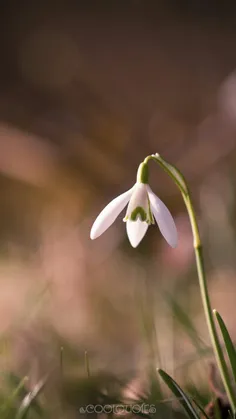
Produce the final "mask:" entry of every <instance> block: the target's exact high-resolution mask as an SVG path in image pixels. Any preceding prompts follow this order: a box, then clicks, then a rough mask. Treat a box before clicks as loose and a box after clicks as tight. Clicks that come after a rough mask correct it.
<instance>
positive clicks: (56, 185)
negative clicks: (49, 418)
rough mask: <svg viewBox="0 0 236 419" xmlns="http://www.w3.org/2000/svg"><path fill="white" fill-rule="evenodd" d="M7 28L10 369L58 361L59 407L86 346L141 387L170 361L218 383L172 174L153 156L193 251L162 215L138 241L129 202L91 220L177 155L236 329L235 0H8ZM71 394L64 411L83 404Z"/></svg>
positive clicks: (5, 305) (4, 237)
mask: <svg viewBox="0 0 236 419" xmlns="http://www.w3.org/2000/svg"><path fill="white" fill-rule="evenodd" d="M0 34H1V35H0V51H1V65H0V261H1V263H0V332H1V336H2V338H1V342H2V343H1V354H2V357H1V364H2V368H3V370H11V371H14V373H16V374H18V375H20V376H22V375H25V374H27V375H29V376H30V380H32V381H37V380H38V379H39V378H40V377H42V376H43V374H45V372H47V371H49V370H50V371H51V370H53V374H54V375H55V382H53V383H54V384H53V386H52V387H53V389H54V391H52V392H51V393H50V394H52V396H50V397H51V399H50V401H52V404H54V408H55V406H57V407H56V408H55V409H58V410H56V411H57V414H58V416H57V417H60V416H59V413H58V412H59V410H60V409H59V407H60V408H61V403H62V397H61V396H60V397H59V396H58V394H59V392H58V391H59V390H58V380H57V379H56V378H58V377H57V374H59V372H58V371H61V368H62V365H61V364H62V363H63V371H64V374H65V375H66V377H67V378H66V379H67V380H68V382H70V385H71V382H73V383H74V382H76V380H77V379H83V378H84V377H85V376H86V368H85V365H84V352H85V351H88V354H89V364H90V370H91V374H92V375H93V376H97V375H99V377H102V376H106V377H107V376H115V377H116V380H117V379H118V380H121V379H122V380H124V379H125V380H126V383H127V382H128V381H130V382H132V383H133V384H134V387H135V388H138V389H141V390H143V389H145V388H146V387H145V386H146V385H147V384H145V383H146V381H145V380H146V378H147V377H146V372H145V371H146V368H147V366H148V365H149V364H150V362H153V360H154V363H155V365H157V366H159V365H162V366H163V367H165V368H166V370H167V371H168V372H169V373H171V374H172V375H173V376H174V377H175V378H176V379H177V378H178V379H179V381H180V382H186V381H187V382H188V383H192V384H193V383H194V385H195V384H196V385H197V386H198V387H200V388H207V387H208V382H207V380H208V378H207V368H206V366H207V362H208V361H207V360H206V358H205V357H202V358H201V357H200V358H201V359H200V364H201V365H200V366H199V356H197V355H196V353H197V352H196V350H197V349H199V347H201V345H203V346H204V345H205V347H207V346H208V344H209V342H208V336H207V331H206V326H205V323H204V321H203V314H202V307H201V301H200V296H199V291H198V284H197V277H196V271H195V265H194V255H193V250H192V237H191V230H190V226H189V221H188V218H187V215H186V211H185V207H184V204H183V202H182V199H181V196H180V194H179V192H178V190H177V189H176V187H175V186H174V185H173V183H172V182H171V181H170V180H169V179H168V177H167V175H166V174H165V173H164V172H162V171H161V170H160V168H159V167H158V166H155V164H154V163H150V170H151V185H152V188H153V189H154V191H155V192H156V193H157V194H158V196H159V197H160V198H161V199H162V200H163V201H164V202H165V203H166V205H167V206H168V207H169V209H170V210H171V212H172V214H173V216H174V217H175V220H176V224H177V228H178V232H179V245H178V247H177V249H175V250H173V249H171V248H169V247H168V245H167V244H166V243H165V241H164V239H163V238H162V237H161V235H160V232H159V231H158V229H157V227H151V228H150V229H149V231H148V234H147V235H146V237H145V238H144V240H143V242H142V243H141V244H140V246H139V247H138V248H137V249H132V248H131V246H130V245H129V243H128V239H127V237H126V233H125V225H124V223H123V222H122V216H121V217H119V220H117V221H116V223H115V224H114V225H113V226H112V227H111V228H110V229H109V230H108V231H107V232H106V233H105V234H104V235H103V236H102V237H101V238H99V239H98V240H96V241H93V242H92V241H90V239H89V233H90V228H91V225H92V223H93V220H94V219H95V217H96V216H97V214H98V213H99V212H100V210H101V209H102V208H103V207H104V206H105V205H106V204H107V203H108V202H109V200H111V199H112V198H113V197H115V196H117V195H118V194H120V193H122V192H123V191H125V190H127V189H128V188H129V187H131V185H132V184H133V183H134V181H135V176H136V170H137V167H138V165H139V163H140V162H141V161H142V160H143V159H144V157H145V156H146V155H148V154H151V153H155V152H158V153H160V154H161V155H163V157H164V158H165V159H167V160H168V161H170V162H171V163H173V164H175V165H176V166H177V167H178V168H179V169H180V170H181V171H182V172H183V173H184V175H185V177H186V178H187V179H188V181H189V185H190V188H191V191H192V195H193V199H194V202H195V204H196V208H197V212H198V219H199V223H200V229H201V234H202V239H203V243H204V248H205V256H206V265H207V272H208V278H209V288H210V293H211V297H212V302H213V306H214V307H215V308H217V309H218V311H219V312H220V313H221V314H222V316H223V317H224V319H225V321H226V323H227V325H228V327H229V330H230V332H231V333H232V336H233V337H234V338H236V328H235V315H234V313H235V293H236V270H235V269H236V265H235V263H236V262H235V261H236V257H235V255H236V242H235V233H236V230H235V228H236V223H235V213H236V202H235V186H236V185H235V184H236V171H235V163H236V6H235V2H233V1H232V2H230V1H225V2H220V1H214V2H213V1H208V2H203V1H200V2H199V1H194V0H193V1H190V0H181V1H178V2H177V1H172V0H167V1H164V0H162V1H161V0H160V1H156V2H154V1H146V2H145V1H142V0H133V1H132V0H127V1H115V0H110V1H103V0H101V1H72V0H68V1H62V0H57V1H53V0H49V1H46V0H41V1H40V2H39V1H34V0H33V1H21V2H14V1H7V2H3V3H2V5H1V14H0ZM180 308H181V309H182V310H183V312H181V309H180ZM186 313H187V316H190V317H191V322H193V324H190V323H189V321H190V320H189V318H186V317H185V315H186ZM193 325H194V326H193ZM195 328H196V329H195ZM62 347H63V360H62V349H61V348H62ZM208 355H209V354H208ZM210 355H211V354H210ZM210 355H209V356H210ZM78 377H79V378H78ZM101 380H102V379H101ZM105 381H106V383H107V378H106V380H105ZM108 381H109V380H108ZM99 382H100V381H99ZM109 382H110V381H109ZM102 383H103V381H102ZM113 383H114V381H113ZM102 385H103V384H102ZM55 388H56V390H55ZM73 388H74V387H73ZM57 390H58V391H57ZM141 390H140V391H141ZM60 391H61V390H60ZM68 393H69V394H70V397H69V396H68V394H67V393H66V394H67V396H68V397H66V396H65V399H66V402H65V406H66V407H65V406H64V415H66V416H63V417H68V418H70V417H71V418H73V417H77V415H78V409H77V410H76V407H75V406H76V403H75V402H74V401H75V400H77V398H76V397H77V396H76V392H75V396H74V398H73V397H72V396H71V394H72V392H68ZM60 394H61V393H60ZM59 399H60V401H59ZM72 399H73V400H72ZM63 400H64V399H63ZM58 406H59V407H58ZM77 407H78V406H77ZM60 411H61V410H60Z"/></svg>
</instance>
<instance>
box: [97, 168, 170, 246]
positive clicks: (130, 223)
mask: <svg viewBox="0 0 236 419" xmlns="http://www.w3.org/2000/svg"><path fill="white" fill-rule="evenodd" d="M147 181H148V168H147V164H146V163H141V165H140V166H139V170H138V174H137V182H136V183H135V185H134V186H133V187H132V188H131V189H129V190H128V191H126V192H124V193H123V194H121V195H119V196H118V197H117V198H115V199H113V200H112V201H111V202H110V203H109V204H108V205H107V206H106V207H105V208H104V209H103V210H102V212H101V213H100V214H99V215H98V217H97V218H96V220H95V221H94V223H93V226H92V228H91V232H90V238H91V239H92V240H94V239H96V238H97V237H99V236H101V234H103V233H104V232H105V231H106V230H107V229H108V228H109V227H110V226H111V225H112V224H113V223H114V221H115V220H116V218H117V217H118V215H119V214H120V213H121V211H123V209H124V208H125V206H126V205H127V204H128V207H127V211H126V215H125V218H124V220H123V221H125V222H126V231H127V235H128V238H129V241H130V243H131V245H132V246H133V247H137V246H138V245H139V243H140V242H141V240H142V239H143V237H144V236H145V234H146V231H147V229H148V226H149V225H150V224H155V221H154V219H155V220H156V222H157V224H158V227H159V229H160V231H161V233H162V235H163V236H164V238H165V239H166V241H167V243H168V244H169V245H170V246H171V247H176V245H177V230H176V226H175V223H174V220H173V217H172V215H171V214H170V212H169V210H168V208H167V207H166V206H165V204H164V203H163V202H162V201H161V200H160V199H159V198H158V197H157V196H156V195H155V194H154V192H153V191H152V190H151V188H150V186H149V185H148V183H147Z"/></svg>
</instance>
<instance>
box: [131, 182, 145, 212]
mask: <svg viewBox="0 0 236 419" xmlns="http://www.w3.org/2000/svg"><path fill="white" fill-rule="evenodd" d="M137 207H141V208H143V209H144V211H145V212H146V213H147V212H148V194H147V187H146V185H145V184H144V183H136V184H135V185H134V190H133V193H132V197H131V199H130V202H129V205H128V208H127V212H126V217H127V218H130V216H131V214H132V212H133V211H134V210H135V209H136V208H137Z"/></svg>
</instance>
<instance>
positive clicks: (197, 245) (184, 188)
mask: <svg viewBox="0 0 236 419" xmlns="http://www.w3.org/2000/svg"><path fill="white" fill-rule="evenodd" d="M149 160H154V161H155V162H156V163H158V164H159V165H160V166H161V167H162V168H163V169H164V170H165V171H166V172H167V173H168V175H169V176H170V177H171V178H172V179H173V180H174V182H175V183H176V185H177V186H178V188H179V189H180V191H181V194H182V196H183V199H184V202H185V205H186V208H187V211H188V215H189V219H190V223H191V228H192V234H193V246H194V251H195V258H196V265H197V273H198V280H199V286H200V292H201V299H202V304H203V308H204V313H205V318H206V323H207V326H208V331H209V335H210V338H211V342H212V346H213V349H214V353H215V357H216V361H217V365H218V368H219V371H220V374H221V379H222V381H223V384H224V388H225V391H226V393H227V396H228V399H229V402H230V405H231V408H232V411H233V413H235V412H236V396H235V393H234V390H233V387H232V384H231V380H230V375H229V372H228V368H227V364H226V361H225V358H224V354H223V351H222V348H221V345H220V341H219V338H218V335H217V331H216V327H215V323H214V317H213V312H212V308H211V302H210V298H209V292H208V287H207V280H206V273H205V267H204V259H203V251H202V244H201V239H200V234H199V228H198V223H197V218H196V213H195V210H194V207H193V203H192V199H191V195H190V192H189V189H188V185H187V182H186V180H185V178H184V176H183V175H182V173H181V172H179V170H178V169H176V168H175V167H174V166H172V165H170V164H169V163H167V162H166V161H165V160H164V159H162V157H161V156H160V155H159V154H154V155H151V156H148V157H146V159H145V160H144V162H145V163H148V161H149Z"/></svg>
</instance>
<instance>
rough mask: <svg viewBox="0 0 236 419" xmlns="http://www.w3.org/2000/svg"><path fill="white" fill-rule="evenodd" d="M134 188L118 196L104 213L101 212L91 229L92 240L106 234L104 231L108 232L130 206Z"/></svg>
mask: <svg viewBox="0 0 236 419" xmlns="http://www.w3.org/2000/svg"><path fill="white" fill-rule="evenodd" d="M133 188H134V187H132V188H131V189H129V190H128V191H126V192H124V193H123V194H121V195H119V196H117V198H115V199H113V200H112V201H111V202H110V203H109V204H108V205H107V206H106V207H105V208H104V209H103V210H102V212H100V214H99V215H98V217H97V218H96V220H95V221H94V223H93V226H92V228H91V232H90V238H91V239H92V240H94V239H96V238H97V237H99V236H101V234H102V233H104V231H106V230H107V229H108V228H109V227H110V226H111V225H112V224H113V223H114V221H115V220H116V218H117V217H118V215H119V214H120V213H121V211H122V210H123V209H124V208H125V206H126V205H127V204H128V202H129V200H130V197H131V195H132V192H133Z"/></svg>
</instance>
